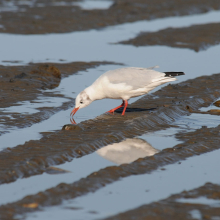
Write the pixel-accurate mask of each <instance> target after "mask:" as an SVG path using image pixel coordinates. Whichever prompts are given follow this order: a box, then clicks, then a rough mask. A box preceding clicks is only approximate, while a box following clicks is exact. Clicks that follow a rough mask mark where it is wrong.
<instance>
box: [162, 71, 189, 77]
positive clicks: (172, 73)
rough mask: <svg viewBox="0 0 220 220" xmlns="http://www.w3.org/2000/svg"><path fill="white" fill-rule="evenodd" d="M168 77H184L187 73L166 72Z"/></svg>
mask: <svg viewBox="0 0 220 220" xmlns="http://www.w3.org/2000/svg"><path fill="white" fill-rule="evenodd" d="M164 73H165V74H166V75H165V76H167V77H169V76H182V75H185V73H184V72H164Z"/></svg>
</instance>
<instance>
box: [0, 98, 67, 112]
mask: <svg viewBox="0 0 220 220" xmlns="http://www.w3.org/2000/svg"><path fill="white" fill-rule="evenodd" d="M67 101H69V100H68V99H66V98H59V97H38V98H37V99H36V100H34V101H31V102H30V101H23V102H18V103H16V105H15V106H10V107H8V108H3V109H2V108H0V111H2V112H5V113H19V114H34V113H37V112H39V110H38V108H43V107H59V106H61V105H62V103H64V102H67Z"/></svg>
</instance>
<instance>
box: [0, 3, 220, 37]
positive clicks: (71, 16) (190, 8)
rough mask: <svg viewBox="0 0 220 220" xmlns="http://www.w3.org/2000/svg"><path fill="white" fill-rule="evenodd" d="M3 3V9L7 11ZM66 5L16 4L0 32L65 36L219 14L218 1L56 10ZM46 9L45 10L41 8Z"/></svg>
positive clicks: (3, 17)
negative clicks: (209, 13)
mask: <svg viewBox="0 0 220 220" xmlns="http://www.w3.org/2000/svg"><path fill="white" fill-rule="evenodd" d="M7 2H12V1H3V0H2V1H1V5H2V6H6V9H7V8H9V9H10V7H8V6H7V5H8V4H6V3H7ZM59 2H63V1H43V0H37V1H34V2H32V1H30V5H25V4H24V3H23V4H22V3H20V4H19V1H17V3H16V1H13V4H15V6H13V8H12V9H11V10H12V11H7V10H6V9H5V10H3V11H2V12H1V13H0V15H1V16H0V24H1V25H2V26H1V28H0V32H2V33H16V34H47V33H65V32H72V31H81V30H88V29H100V28H103V27H107V26H109V25H116V24H122V23H125V22H134V21H140V20H146V19H147V20H151V19H155V18H163V17H169V16H183V15H191V14H198V13H206V12H208V11H211V10H219V9H220V2H219V1H218V0H210V1H206V0H188V1H184V0H178V1H176V0H169V1H166V2H164V1H163V0H154V1H151V0H136V1H133V0H114V1H113V5H112V6H111V7H110V8H109V9H105V10H82V9H80V8H79V7H77V6H73V5H71V2H72V1H65V2H67V4H66V6H55V5H56V3H59ZM42 6H43V7H42Z"/></svg>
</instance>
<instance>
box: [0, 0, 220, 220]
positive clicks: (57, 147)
mask: <svg viewBox="0 0 220 220" xmlns="http://www.w3.org/2000/svg"><path fill="white" fill-rule="evenodd" d="M65 2H66V4H65V5H64V6H55V3H60V1H56V2H54V1H47V2H46V1H39V0H37V1H36V2H34V3H32V2H31V5H27V4H26V5H25V4H17V3H15V6H16V8H15V10H14V11H1V13H0V15H1V16H0V25H2V26H0V32H2V33H15V34H47V33H66V32H72V31H81V30H90V29H100V28H104V27H108V26H110V25H116V24H123V23H125V22H134V21H140V20H152V19H156V18H164V17H170V16H183V15H191V14H199V13H206V12H208V11H211V10H219V9H220V2H219V1H217V0H212V1H208V2H207V1H205V0H204V1H203V0H202V1H197V0H190V1H187V2H186V1H169V2H167V3H164V1H161V0H157V1H153V2H152V1H148V0H146V1H144V0H138V1H135V2H134V1H130V0H126V1H124V0H123V1H118V0H115V1H114V2H113V5H112V6H111V7H110V8H109V9H99V10H98V9H95V10H82V9H81V8H80V7H77V6H73V5H72V3H71V2H72V1H65ZM1 4H3V3H2V2H1V3H0V5H1ZM16 4H17V5H16ZM40 4H41V5H40ZM76 18H77V19H76ZM218 29H219V23H209V24H202V25H192V26H190V27H184V28H168V29H164V30H159V31H157V32H148V33H141V34H140V35H139V36H138V37H137V38H134V39H131V40H128V41H124V42H120V43H122V44H132V45H134V46H142V45H166V46H170V47H178V48H188V49H192V50H195V51H197V52H198V53H200V51H201V50H203V51H204V50H206V49H207V48H208V47H211V46H213V47H214V46H215V45H217V44H219V31H216V30H218ZM122 46H123V45H122ZM124 47H125V46H124ZM210 59H211V58H210ZM13 62H15V63H13ZM16 62H18V63H19V61H11V60H8V61H5V62H4V63H5V65H7V64H9V65H11V64H13V65H14V64H16ZM60 62H63V61H62V60H61V61H60ZM105 64H115V63H113V62H107V61H106V62H101V61H100V62H99V61H97V62H72V63H62V64H61V63H46V62H44V63H30V64H28V65H20V64H19V65H17V66H0V75H1V78H0V79H1V81H0V92H1V93H0V108H2V109H6V108H9V107H11V106H17V105H19V103H18V102H20V103H21V102H25V101H29V102H30V103H35V102H36V99H37V98H38V97H40V96H41V97H45V98H63V99H64V98H66V99H67V100H66V101H65V102H63V103H62V105H60V106H59V107H42V108H38V110H39V112H37V113H33V114H19V112H17V113H10V112H4V111H2V112H1V115H0V116H1V124H2V125H3V126H5V128H11V129H12V128H14V127H16V129H18V130H19V129H20V128H24V127H29V126H31V125H34V124H37V123H39V122H42V121H44V120H46V119H48V118H50V117H51V116H52V115H53V114H55V113H57V112H59V111H63V110H67V109H69V108H70V107H73V105H74V98H70V97H65V96H64V95H62V94H58V93H55V92H54V91H53V89H54V88H57V87H58V86H59V84H60V82H61V80H62V79H64V78H65V77H68V76H70V75H72V74H77V73H79V71H82V70H87V69H89V68H92V67H97V66H99V65H105ZM120 65H123V64H120ZM218 72H219V71H218ZM218 72H216V73H217V74H214V73H213V75H209V74H210V73H209V72H207V74H208V75H209V76H201V77H197V78H195V79H190V80H187V81H185V82H181V83H178V84H169V85H167V86H165V87H163V88H162V89H160V90H158V91H156V92H154V93H152V94H151V95H147V96H144V97H142V98H141V99H139V100H137V101H136V102H134V103H132V104H130V105H129V106H128V109H127V111H126V114H125V116H124V117H122V116H121V111H122V109H119V110H118V111H116V113H115V114H114V115H112V114H102V115H100V116H98V117H97V118H93V119H90V120H84V121H82V122H81V123H79V124H77V125H72V124H61V125H60V126H63V128H62V130H57V127H54V131H47V132H42V133H41V135H42V136H41V138H39V140H29V141H27V142H25V143H24V144H21V145H17V146H14V147H12V148H10V147H8V148H5V149H3V150H2V151H0V165H1V166H0V184H7V183H12V182H14V181H17V180H18V179H20V178H23V179H25V178H29V177H32V176H34V175H41V174H43V173H50V174H54V173H56V174H58V175H61V174H60V173H65V172H68V171H65V170H59V169H58V168H56V167H52V166H56V165H59V164H64V163H66V162H68V161H71V160H72V159H74V158H82V157H84V156H87V155H89V154H92V153H93V152H95V151H96V150H97V149H101V148H102V147H104V146H106V145H109V144H113V143H118V142H120V141H123V140H124V139H126V138H134V137H137V136H138V135H142V134H146V133H150V132H151V133H152V132H155V131H159V130H164V129H166V128H176V129H178V128H180V127H181V125H178V124H174V123H175V122H176V121H177V120H178V119H180V118H181V117H183V116H189V115H191V114H206V115H208V114H213V115H216V117H218V115H219V112H220V111H219V104H217V103H216V104H215V107H213V106H212V107H213V108H214V109H211V110H206V111H202V110H200V108H202V107H209V106H210V105H211V104H212V103H213V102H214V101H216V100H217V99H218V98H219V97H220V89H219V81H220V73H218ZM186 74H190V73H186ZM45 91H47V94H46V95H45ZM33 100H35V101H33ZM216 123H217V124H218V122H216ZM219 128H220V127H219V125H218V126H217V127H211V128H210V127H207V126H206V125H205V124H204V125H203V126H202V127H201V128H199V129H195V130H194V131H192V130H190V131H187V132H179V131H178V132H177V133H176V135H175V137H176V138H177V139H178V140H179V141H182V143H181V144H177V145H175V146H170V147H169V148H166V149H164V150H162V151H160V152H158V153H157V154H155V155H154V156H150V157H144V158H140V159H138V160H136V161H134V162H132V163H130V164H121V165H119V166H109V167H106V168H103V169H100V170H98V171H96V172H93V173H91V174H89V175H87V176H85V178H82V179H80V180H77V181H75V182H72V183H71V184H68V183H65V182H64V183H61V184H59V185H57V186H53V187H51V188H49V189H47V190H43V191H42V192H39V193H33V195H28V196H25V197H24V198H23V199H19V200H18V201H14V202H12V203H8V204H6V205H2V206H0V219H3V220H4V219H7V220H8V219H16V218H17V216H16V215H17V214H21V215H23V217H24V218H25V214H27V213H29V212H34V211H37V210H42V209H43V208H46V207H50V206H54V205H59V204H61V203H62V201H64V200H69V199H73V198H77V197H81V196H83V195H87V194H89V193H91V192H96V191H97V190H99V189H102V188H104V187H105V186H107V185H110V184H111V183H115V182H117V181H119V180H121V179H123V178H125V177H130V176H133V175H140V174H146V173H148V174H150V173H152V172H153V171H156V170H158V169H161V167H163V166H165V165H169V164H176V163H181V161H183V160H185V159H187V158H191V157H194V156H196V155H203V154H205V153H207V152H211V151H214V150H217V149H219V138H220V137H219ZM5 132H7V131H6V130H5V131H4V130H3V131H1V132H0V134H4V133H5ZM24 135H28V133H27V134H24ZM79 172H80V171H79ZM218 191H219V185H215V184H213V183H207V184H205V185H204V186H201V187H199V188H196V189H193V190H191V191H185V192H182V193H179V194H176V195H173V196H170V197H168V198H166V199H164V200H161V201H158V202H155V203H151V204H148V205H143V206H141V207H139V208H135V209H131V210H129V211H126V212H124V213H121V214H118V215H115V216H112V217H109V218H108V219H176V218H177V216H178V219H192V218H191V215H190V214H189V213H190V212H191V211H193V210H195V209H196V210H199V212H200V213H201V215H202V217H203V218H204V219H211V218H212V217H213V218H214V217H215V216H218V215H219V207H210V206H208V205H202V204H188V203H180V202H177V201H176V200H177V199H181V198H199V197H201V196H205V197H208V198H212V199H219V193H218ZM23 217H22V218H23Z"/></svg>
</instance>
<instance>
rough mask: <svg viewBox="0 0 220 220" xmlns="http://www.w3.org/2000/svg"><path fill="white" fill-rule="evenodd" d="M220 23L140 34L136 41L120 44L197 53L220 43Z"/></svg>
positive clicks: (131, 40)
mask: <svg viewBox="0 0 220 220" xmlns="http://www.w3.org/2000/svg"><path fill="white" fill-rule="evenodd" d="M216 30H220V23H209V24H203V25H193V26H190V27H185V28H167V29H164V30H160V31H157V32H148V33H145V32H143V33H140V34H139V35H138V36H137V37H135V38H134V39H130V40H127V41H122V42H120V43H121V44H132V45H134V46H137V47H139V46H150V45H151V46H152V45H166V46H170V47H178V48H189V49H192V50H195V51H196V52H198V51H201V50H207V49H208V48H209V47H211V46H215V45H218V44H219V43H220V32H219V31H216Z"/></svg>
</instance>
